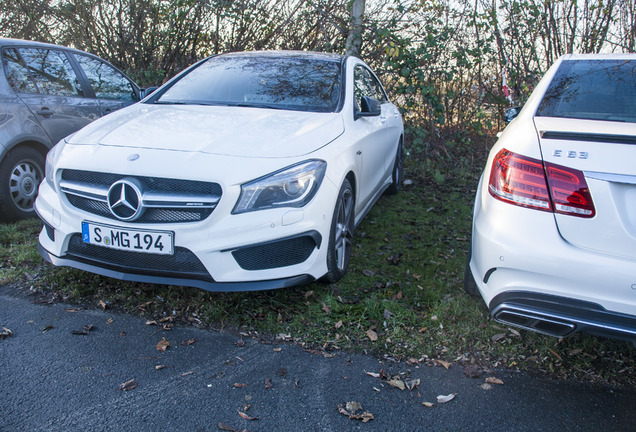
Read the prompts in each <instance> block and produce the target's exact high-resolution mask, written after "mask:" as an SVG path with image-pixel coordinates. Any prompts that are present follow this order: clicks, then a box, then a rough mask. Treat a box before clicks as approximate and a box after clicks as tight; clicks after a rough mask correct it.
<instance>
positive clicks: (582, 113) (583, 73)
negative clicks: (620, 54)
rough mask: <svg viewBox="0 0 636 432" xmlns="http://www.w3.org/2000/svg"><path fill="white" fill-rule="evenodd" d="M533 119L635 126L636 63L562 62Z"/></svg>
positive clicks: (604, 61)
mask: <svg viewBox="0 0 636 432" xmlns="http://www.w3.org/2000/svg"><path fill="white" fill-rule="evenodd" d="M537 116H545V117H565V118H577V119H589V120H608V121H620V122H630V123H636V61H634V60H567V61H564V62H563V63H562V64H561V66H560V67H559V70H558V71H557V73H556V75H555V77H554V79H553V80H552V82H551V83H550V86H549V88H548V90H547V92H546V94H545V96H544V97H543V100H542V101H541V104H540V105H539V109H538V111H537Z"/></svg>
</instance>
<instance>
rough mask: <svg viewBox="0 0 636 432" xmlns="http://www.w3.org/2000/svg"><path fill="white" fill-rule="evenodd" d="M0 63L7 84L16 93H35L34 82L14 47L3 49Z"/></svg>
mask: <svg viewBox="0 0 636 432" xmlns="http://www.w3.org/2000/svg"><path fill="white" fill-rule="evenodd" d="M2 64H3V66H4V72H5V75H6V76H7V81H9V85H10V86H11V87H12V88H13V91H15V92H16V93H37V89H36V88H35V84H34V82H33V81H32V80H31V77H30V76H29V71H28V69H27V67H26V65H25V64H24V62H22V59H21V58H20V56H19V55H18V51H17V50H16V49H15V48H9V49H5V50H4V51H3V52H2Z"/></svg>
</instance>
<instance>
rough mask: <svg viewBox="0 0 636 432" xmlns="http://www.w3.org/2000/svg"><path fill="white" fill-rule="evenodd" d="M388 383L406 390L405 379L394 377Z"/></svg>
mask: <svg viewBox="0 0 636 432" xmlns="http://www.w3.org/2000/svg"><path fill="white" fill-rule="evenodd" d="M386 383H387V384H388V385H390V386H391V387H396V388H399V389H400V390H404V389H405V388H406V385H405V384H404V381H402V380H401V379H396V378H394V379H391V380H388V381H387V382H386Z"/></svg>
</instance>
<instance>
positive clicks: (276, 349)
mask: <svg viewBox="0 0 636 432" xmlns="http://www.w3.org/2000/svg"><path fill="white" fill-rule="evenodd" d="M282 350H283V349H282V348H280V347H278V348H274V349H273V351H274V352H281V351H282Z"/></svg>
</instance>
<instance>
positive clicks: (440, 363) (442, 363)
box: [433, 359, 452, 369]
mask: <svg viewBox="0 0 636 432" xmlns="http://www.w3.org/2000/svg"><path fill="white" fill-rule="evenodd" d="M433 363H434V364H435V365H437V366H444V369H450V367H451V365H452V363H450V362H447V361H444V360H438V359H433Z"/></svg>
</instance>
